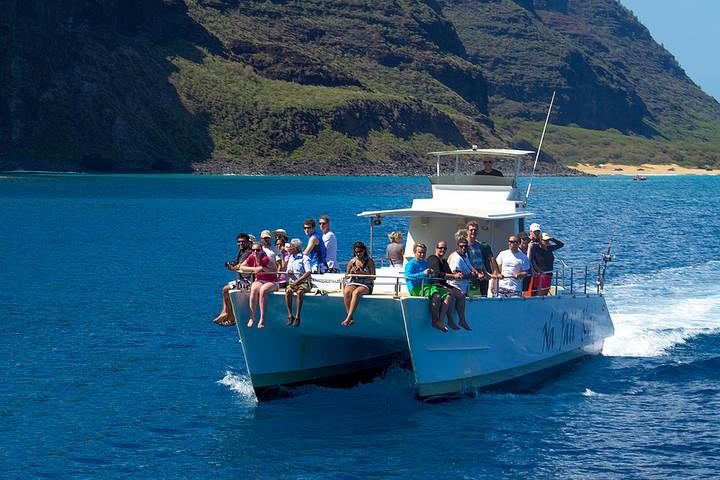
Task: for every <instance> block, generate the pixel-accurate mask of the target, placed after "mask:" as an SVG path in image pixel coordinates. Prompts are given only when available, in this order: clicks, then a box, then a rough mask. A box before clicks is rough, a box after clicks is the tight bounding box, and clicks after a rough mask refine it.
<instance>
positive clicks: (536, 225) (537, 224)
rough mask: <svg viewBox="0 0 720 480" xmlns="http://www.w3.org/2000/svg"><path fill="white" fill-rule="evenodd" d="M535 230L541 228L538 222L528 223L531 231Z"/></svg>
mask: <svg viewBox="0 0 720 480" xmlns="http://www.w3.org/2000/svg"><path fill="white" fill-rule="evenodd" d="M535 230H542V229H541V228H540V224H539V223H531V224H530V231H531V232H534V231H535Z"/></svg>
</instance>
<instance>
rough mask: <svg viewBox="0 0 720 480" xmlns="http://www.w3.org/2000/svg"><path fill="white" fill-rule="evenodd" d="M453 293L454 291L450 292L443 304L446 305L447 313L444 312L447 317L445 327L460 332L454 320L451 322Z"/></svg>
mask: <svg viewBox="0 0 720 480" xmlns="http://www.w3.org/2000/svg"><path fill="white" fill-rule="evenodd" d="M455 291H456V289H451V290H450V295H448V296H447V297H445V302H444V303H445V304H447V307H448V308H447V312H445V315H446V316H447V326H448V327H450V328H452V329H453V330H460V327H458V326H457V323H455V320H453V315H452V312H453V310H454V307H455V300H456V296H455Z"/></svg>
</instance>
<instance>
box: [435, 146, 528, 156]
mask: <svg viewBox="0 0 720 480" xmlns="http://www.w3.org/2000/svg"><path fill="white" fill-rule="evenodd" d="M531 153H535V152H533V151H532V150H511V149H508V148H468V149H464V150H445V151H441V152H428V155H436V156H439V157H444V156H449V155H490V156H495V157H520V156H523V155H530V154H531Z"/></svg>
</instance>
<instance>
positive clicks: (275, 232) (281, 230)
mask: <svg viewBox="0 0 720 480" xmlns="http://www.w3.org/2000/svg"><path fill="white" fill-rule="evenodd" d="M273 233H274V234H275V235H277V234H278V233H281V234H283V235H285V236H286V237H287V232H286V231H285V229H284V228H276V229H275V230H273Z"/></svg>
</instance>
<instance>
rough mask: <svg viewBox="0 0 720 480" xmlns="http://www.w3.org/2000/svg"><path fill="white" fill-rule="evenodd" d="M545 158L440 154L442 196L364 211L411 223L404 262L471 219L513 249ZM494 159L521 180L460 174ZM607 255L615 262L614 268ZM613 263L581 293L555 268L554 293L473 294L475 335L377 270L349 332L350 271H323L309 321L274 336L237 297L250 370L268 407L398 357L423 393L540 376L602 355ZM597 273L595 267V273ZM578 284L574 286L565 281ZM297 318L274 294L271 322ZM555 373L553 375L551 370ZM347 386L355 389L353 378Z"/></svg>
mask: <svg viewBox="0 0 720 480" xmlns="http://www.w3.org/2000/svg"><path fill="white" fill-rule="evenodd" d="M532 153H535V152H529V151H521V150H504V149H477V148H475V147H473V149H469V150H455V151H448V152H432V154H433V155H435V156H436V157H437V175H434V176H431V177H429V178H430V183H431V184H432V198H428V199H415V200H413V203H412V206H410V208H403V209H396V210H380V211H369V212H362V213H360V214H359V216H362V217H369V218H370V235H371V240H372V232H373V226H376V225H379V224H380V223H381V222H382V218H383V217H388V216H404V217H409V219H410V226H409V230H408V232H407V235H406V237H405V238H406V241H407V243H406V246H405V255H406V261H407V259H409V258H411V256H412V246H413V244H414V243H416V242H422V243H425V244H427V245H435V244H436V243H437V242H438V241H440V240H445V241H446V242H447V243H448V245H454V244H455V239H454V233H455V232H456V231H457V230H458V228H462V227H464V226H465V225H466V224H467V223H468V222H469V221H476V222H477V223H478V225H479V228H478V230H479V232H478V240H480V241H485V242H488V243H489V244H490V245H492V246H498V245H505V242H506V239H507V237H508V236H509V235H512V234H515V233H517V232H519V231H521V230H524V221H525V218H526V217H528V216H530V215H532V213H531V212H528V211H526V210H525V209H524V204H525V202H523V201H522V199H521V198H520V195H519V193H518V190H517V184H516V180H517V174H518V171H519V168H518V166H519V160H520V158H522V157H524V156H526V155H529V154H532ZM471 155H474V156H477V155H490V156H499V157H506V158H507V157H510V158H514V159H515V176H514V177H495V176H484V175H460V174H459V173H458V171H459V169H458V162H459V161H460V159H461V158H464V157H465V156H471ZM448 157H449V158H452V157H454V159H455V168H454V170H455V172H454V174H451V175H440V165H441V159H446V158H448ZM607 257H608V256H605V258H604V260H605V261H606V260H607V259H608V258H607ZM604 267H605V265H604V263H603V264H600V265H599V267H598V277H597V282H596V283H595V284H594V285H593V288H592V289H591V290H592V291H591V292H588V289H587V273H586V274H585V279H586V280H585V285H584V287H583V286H582V285H581V286H580V288H575V286H574V285H573V284H572V278H573V276H572V275H567V274H565V273H564V272H556V274H555V275H554V279H555V285H554V287H553V288H552V290H551V295H548V296H532V297H512V298H500V297H495V298H486V297H470V298H468V299H467V301H466V317H467V320H468V322H469V323H470V325H471V326H472V331H465V330H459V331H450V332H447V333H443V332H441V331H439V330H437V329H435V328H433V327H432V326H431V319H430V310H429V300H428V299H427V298H424V297H412V296H410V295H409V294H408V292H407V289H406V287H405V282H404V278H403V274H402V272H400V271H398V269H396V268H392V267H383V268H378V269H377V278H376V280H375V288H374V291H373V294H372V295H366V296H364V297H363V298H362V300H361V301H360V302H359V306H358V309H357V311H356V312H355V315H354V318H355V323H354V324H353V325H352V326H351V327H343V326H341V325H340V322H341V320H342V319H343V318H345V307H344V303H343V295H342V287H343V284H342V281H343V275H342V274H323V275H313V277H312V278H313V286H314V287H316V288H317V289H318V291H319V292H320V293H321V294H319V295H314V294H308V295H306V296H305V302H304V305H303V311H302V319H303V320H302V325H301V326H300V327H299V328H293V327H288V326H286V325H285V322H284V321H282V322H280V321H277V322H276V321H272V320H270V321H268V322H267V323H266V327H265V328H264V329H261V330H260V329H257V328H246V327H245V324H244V322H242V321H240V319H246V318H248V316H249V308H248V292H247V291H245V290H234V291H232V292H231V294H230V296H231V300H232V304H233V310H234V313H235V318H237V319H238V320H239V321H238V322H237V330H238V334H239V337H240V342H241V343H242V348H243V353H244V355H245V361H246V363H247V369H248V372H249V373H250V378H251V381H252V384H253V387H254V389H255V393H256V395H257V398H258V399H259V400H264V399H269V398H273V397H274V396H276V395H277V394H278V393H280V394H282V393H283V392H286V391H287V387H291V386H294V385H300V384H305V383H320V384H322V383H336V382H337V381H339V382H340V383H350V382H351V381H353V380H356V379H357V378H359V377H360V376H361V375H363V374H367V373H372V372H378V371H381V370H382V369H385V368H387V367H390V366H392V365H394V364H395V363H396V362H397V361H398V360H403V359H405V360H409V364H410V366H411V368H412V371H413V373H414V377H415V388H416V394H417V396H418V397H420V398H424V397H434V396H439V395H448V394H457V393H460V392H466V391H468V390H474V389H476V388H478V387H487V386H494V385H498V384H505V383H506V382H511V381H516V380H530V381H532V380H533V379H534V378H539V377H540V376H541V374H544V373H547V372H548V371H550V370H551V369H553V368H554V367H558V366H560V365H562V364H564V363H566V362H569V361H572V360H574V359H577V358H580V357H583V356H586V355H592V354H599V353H600V352H601V351H602V348H603V343H604V340H605V339H606V338H607V337H610V336H612V335H613V324H612V321H611V319H610V315H609V313H608V309H607V305H606V304H605V299H604V297H603V295H602V283H603V277H604V270H605V268H604ZM585 272H587V269H586V270H585ZM568 277H569V278H570V279H571V280H570V284H569V285H568V284H567V279H568ZM286 316H287V312H286V308H285V303H284V294H283V292H275V293H272V294H270V296H269V299H268V306H267V311H266V318H268V319H284V318H286ZM543 376H545V375H543ZM344 381H347V382H344Z"/></svg>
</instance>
